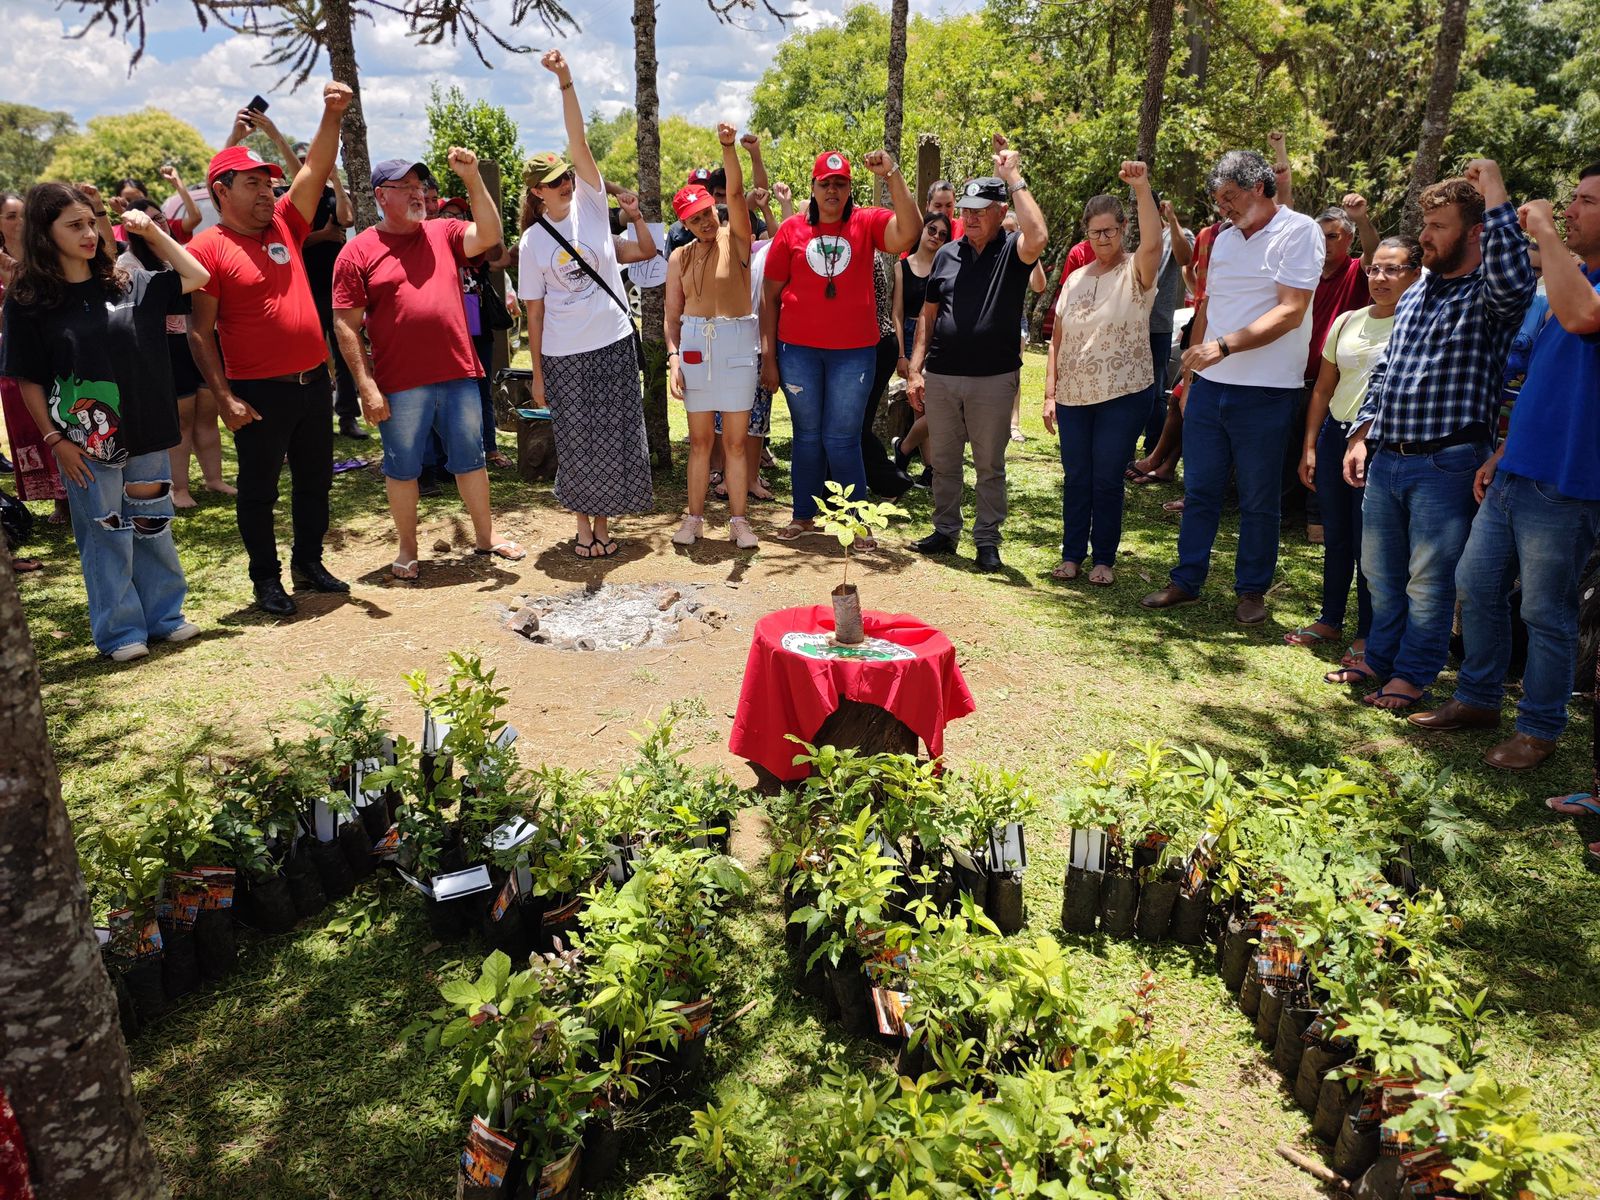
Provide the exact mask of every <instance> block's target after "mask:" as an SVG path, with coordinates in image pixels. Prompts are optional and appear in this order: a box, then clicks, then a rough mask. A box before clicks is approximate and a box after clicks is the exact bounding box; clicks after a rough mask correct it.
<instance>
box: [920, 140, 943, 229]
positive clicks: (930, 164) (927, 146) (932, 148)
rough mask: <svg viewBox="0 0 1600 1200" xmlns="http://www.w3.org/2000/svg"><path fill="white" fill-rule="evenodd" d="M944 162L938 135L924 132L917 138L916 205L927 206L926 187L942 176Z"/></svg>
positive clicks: (925, 207) (924, 207) (929, 186)
mask: <svg viewBox="0 0 1600 1200" xmlns="http://www.w3.org/2000/svg"><path fill="white" fill-rule="evenodd" d="M943 170H944V162H943V159H942V157H941V155H940V152H939V135H938V134H936V133H924V134H921V135H920V136H918V138H917V192H916V201H917V207H918V208H921V209H924V210H926V209H927V207H928V189H929V188H931V187H932V186H933V185H934V183H935V182H936V181H938V180H939V179H942V178H943V177H944V176H943V175H942V174H941V172H942V171H943Z"/></svg>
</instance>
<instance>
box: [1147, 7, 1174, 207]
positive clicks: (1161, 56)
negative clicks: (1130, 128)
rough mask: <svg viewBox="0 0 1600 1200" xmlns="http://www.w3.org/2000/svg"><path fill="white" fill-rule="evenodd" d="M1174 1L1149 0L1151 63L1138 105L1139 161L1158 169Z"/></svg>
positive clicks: (1151, 169) (1153, 171)
mask: <svg viewBox="0 0 1600 1200" xmlns="http://www.w3.org/2000/svg"><path fill="white" fill-rule="evenodd" d="M1172 10H1173V0H1150V10H1149V11H1150V61H1149V64H1148V65H1147V66H1146V68H1145V76H1144V100H1143V101H1142V102H1141V103H1140V105H1139V161H1141V162H1144V163H1148V164H1149V166H1150V171H1151V174H1152V175H1153V174H1154V173H1155V166H1156V133H1157V131H1158V130H1159V129H1160V128H1161V100H1162V97H1163V95H1164V94H1165V93H1166V90H1167V63H1168V62H1169V61H1170V60H1171V58H1172Z"/></svg>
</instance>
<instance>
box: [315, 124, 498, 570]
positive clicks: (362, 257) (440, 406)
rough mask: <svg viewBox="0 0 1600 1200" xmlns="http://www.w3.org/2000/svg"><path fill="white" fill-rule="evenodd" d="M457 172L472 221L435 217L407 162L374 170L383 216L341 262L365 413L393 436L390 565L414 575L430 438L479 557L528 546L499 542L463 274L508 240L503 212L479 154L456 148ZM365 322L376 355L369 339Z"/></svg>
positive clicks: (338, 321) (339, 291)
mask: <svg viewBox="0 0 1600 1200" xmlns="http://www.w3.org/2000/svg"><path fill="white" fill-rule="evenodd" d="M450 169H451V170H452V171H454V172H455V173H456V175H457V176H459V177H460V179H461V181H462V182H463V183H465V184H466V185H467V199H468V202H469V203H470V205H471V208H472V212H473V214H474V215H475V216H476V220H473V221H458V220H454V219H451V218H441V219H439V220H433V221H430V220H428V210H427V200H426V198H425V197H426V192H425V188H426V185H427V183H428V182H429V175H428V170H427V168H426V167H425V166H423V164H421V163H419V162H413V161H411V160H410V159H405V158H391V159H387V160H385V161H384V162H380V163H378V164H377V165H376V166H374V167H373V168H372V191H373V196H374V197H375V198H376V200H377V203H378V212H379V214H380V217H379V220H378V223H377V224H376V225H374V226H373V227H372V228H371V229H366V230H363V231H362V232H361V233H360V234H358V235H357V236H356V237H355V238H354V239H352V240H351V241H349V242H346V243H345V247H344V249H343V250H341V251H339V259H338V261H337V262H335V263H334V266H333V319H334V332H335V333H336V334H337V335H338V339H339V350H340V352H341V353H342V354H343V355H344V359H345V362H347V363H348V364H349V365H350V374H351V375H352V376H353V377H354V378H355V381H356V391H357V392H358V393H359V394H360V396H361V409H362V412H363V413H364V414H365V416H366V418H367V420H368V421H370V422H372V423H373V424H374V425H376V426H377V427H378V432H379V434H380V435H381V436H382V437H383V475H384V482H385V484H386V486H387V488H388V492H389V513H390V515H391V516H392V517H393V518H394V527H395V532H396V533H397V534H398V536H399V542H400V551H399V553H398V554H397V555H396V556H395V561H394V564H393V565H392V566H391V567H390V572H391V573H392V574H393V575H394V577H395V578H396V579H415V578H417V574H418V571H419V569H420V567H419V564H418V561H417V476H419V475H420V474H422V457H423V450H424V449H425V447H426V445H427V440H428V436H429V434H430V433H437V434H438V435H439V438H440V440H441V441H442V442H443V444H444V447H445V467H446V468H447V469H448V470H449V471H450V473H451V474H452V475H454V476H455V480H456V489H457V490H458V491H459V492H460V493H461V500H462V503H463V504H465V505H466V506H467V512H468V513H469V514H470V515H471V517H472V531H473V534H474V536H475V538H476V541H477V549H476V551H475V552H476V553H478V554H485V555H492V556H494V557H495V558H503V559H510V560H516V559H520V558H522V557H523V556H524V555H525V554H526V553H527V551H525V550H524V549H523V548H522V547H521V546H519V545H517V543H516V542H513V541H509V540H501V539H497V538H496V537H495V535H494V524H493V520H492V518H491V516H490V513H489V471H488V468H487V467H486V466H485V465H484V454H483V405H482V401H481V400H480V398H479V396H478V385H477V383H476V382H475V381H476V380H477V379H478V378H479V377H480V376H482V374H483V368H482V367H481V366H479V364H478V355H477V353H476V352H475V351H474V349H473V346H472V335H471V333H469V332H468V329H467V311H466V306H465V304H464V303H463V302H462V299H461V295H462V293H461V272H462V270H463V269H465V267H466V266H467V260H468V259H471V258H474V257H476V256H477V255H479V254H483V253H485V252H486V251H490V250H495V249H497V248H498V247H499V246H500V210H499V208H498V207H497V206H496V205H495V202H494V199H493V197H491V196H490V195H489V189H488V188H487V187H485V186H484V183H483V178H482V176H481V175H480V174H479V172H478V156H477V155H476V154H474V153H473V152H472V151H470V150H463V149H461V148H459V147H452V148H451V150H450ZM363 326H365V328H366V333H367V340H368V341H369V342H370V343H371V345H372V357H371V359H370V360H369V359H368V357H367V352H366V349H365V347H364V346H363V345H362V344H361V331H362V327H363Z"/></svg>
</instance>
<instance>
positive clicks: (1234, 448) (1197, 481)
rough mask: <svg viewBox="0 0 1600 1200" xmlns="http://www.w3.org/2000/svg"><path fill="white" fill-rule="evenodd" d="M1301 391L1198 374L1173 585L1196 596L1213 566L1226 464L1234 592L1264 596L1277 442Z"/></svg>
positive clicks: (1187, 428) (1269, 570)
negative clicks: (1234, 503) (1235, 504)
mask: <svg viewBox="0 0 1600 1200" xmlns="http://www.w3.org/2000/svg"><path fill="white" fill-rule="evenodd" d="M1300 390H1301V389H1299V388H1297V387H1294V388H1266V387H1246V386H1244V385H1243V384H1237V383H1213V382H1212V381H1211V380H1209V379H1205V378H1203V377H1201V376H1199V375H1196V376H1195V378H1194V383H1193V385H1192V386H1191V387H1190V389H1189V400H1188V404H1187V405H1186V406H1185V408H1184V414H1183V463H1184V466H1183V497H1184V499H1183V524H1182V525H1180V526H1179V527H1178V565H1177V567H1175V568H1174V569H1173V571H1172V582H1173V583H1175V584H1177V585H1178V586H1179V587H1181V588H1182V589H1183V590H1184V591H1186V592H1188V593H1189V594H1190V595H1196V596H1197V595H1199V594H1200V589H1201V588H1202V587H1203V586H1204V585H1205V582H1206V574H1207V572H1208V571H1209V570H1210V568H1211V547H1212V544H1213V543H1215V542H1216V540H1217V526H1218V525H1219V524H1220V523H1221V520H1222V497H1223V494H1224V493H1225V492H1226V490H1227V487H1228V471H1229V469H1230V468H1232V469H1233V470H1234V471H1235V472H1236V474H1237V476H1238V483H1239V552H1238V554H1237V556H1236V557H1235V559H1234V566H1233V590H1234V591H1235V592H1237V593H1239V594H1240V595H1244V594H1245V593H1246V592H1257V593H1262V594H1264V593H1265V592H1266V590H1267V589H1268V588H1269V587H1271V586H1272V576H1273V572H1275V571H1276V570H1277V569H1278V513H1279V511H1280V510H1279V501H1280V496H1279V480H1280V476H1281V474H1282V467H1283V440H1284V438H1285V437H1287V436H1288V430H1289V414H1290V412H1291V411H1292V410H1293V408H1294V398H1295V397H1296V396H1297V395H1298V394H1299V393H1300Z"/></svg>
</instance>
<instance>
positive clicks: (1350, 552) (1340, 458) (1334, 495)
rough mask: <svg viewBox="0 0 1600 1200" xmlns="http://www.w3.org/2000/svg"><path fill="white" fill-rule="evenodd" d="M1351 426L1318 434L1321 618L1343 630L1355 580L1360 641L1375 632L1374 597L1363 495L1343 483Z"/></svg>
mask: <svg viewBox="0 0 1600 1200" xmlns="http://www.w3.org/2000/svg"><path fill="white" fill-rule="evenodd" d="M1349 430H1350V426H1349V425H1347V424H1342V423H1340V422H1338V421H1335V420H1334V419H1333V418H1332V417H1329V418H1328V419H1327V420H1325V421H1323V422H1322V429H1321V431H1320V432H1319V433H1318V434H1317V471H1316V475H1315V477H1314V478H1315V480H1316V485H1317V499H1318V500H1320V501H1321V503H1322V615H1321V616H1319V617H1318V618H1317V620H1318V621H1320V622H1322V624H1324V625H1332V626H1333V627H1334V628H1335V629H1342V628H1343V627H1344V610H1345V608H1346V606H1348V604H1349V603H1350V577H1351V576H1352V575H1353V576H1355V581H1356V640H1358V641H1359V640H1361V639H1363V638H1365V637H1366V636H1367V632H1368V631H1369V630H1370V629H1371V628H1372V592H1371V591H1370V590H1369V589H1368V587H1367V576H1366V573H1365V572H1364V571H1362V570H1361V492H1362V489H1360V488H1353V487H1351V486H1350V485H1349V484H1348V483H1346V482H1345V481H1344V451H1345V444H1346V440H1347V435H1348V433H1349Z"/></svg>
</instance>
